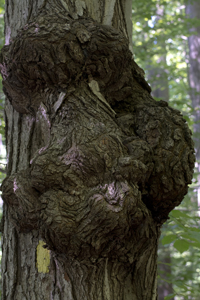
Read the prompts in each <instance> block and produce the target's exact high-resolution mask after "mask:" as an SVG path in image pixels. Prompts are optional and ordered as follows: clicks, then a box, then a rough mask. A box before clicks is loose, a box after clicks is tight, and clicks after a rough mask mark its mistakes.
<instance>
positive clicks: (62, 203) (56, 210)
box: [1, 14, 194, 262]
mask: <svg viewBox="0 0 200 300" xmlns="http://www.w3.org/2000/svg"><path fill="white" fill-rule="evenodd" d="M1 73H2V76H3V86H4V91H5V93H6V95H7V97H8V99H9V101H10V102H11V104H12V105H13V107H14V108H15V109H16V110H17V111H18V112H19V113H21V114H31V115H32V117H33V118H35V122H38V124H39V125H37V126H40V128H41V144H42V145H41V147H40V149H35V154H34V156H33V158H32V160H31V162H30V166H29V168H27V169H26V170H24V171H20V172H19V173H17V174H11V175H10V176H9V177H7V178H6V179H5V180H4V182H3V185H2V190H3V199H4V201H5V202H6V203H7V204H8V206H9V211H10V215H11V217H12V220H13V222H14V223H15V226H16V227H17V228H18V230H19V231H24V232H27V231H29V230H32V229H38V230H40V232H41V235H42V237H43V238H44V240H45V241H46V243H47V246H48V247H49V249H52V250H54V251H56V252H57V253H66V254H67V255H68V256H73V257H76V258H83V259H85V258H87V257H88V258H90V259H91V260H95V259H97V258H98V257H99V256H101V257H111V256H112V257H118V258H119V259H120V260H121V261H129V262H132V261H133V260H134V259H136V254H137V253H138V249H140V248H141V249H145V247H144V244H145V243H148V244H149V243H151V241H152V243H154V242H155V239H154V238H153V237H154V235H155V232H157V228H159V227H160V225H161V224H162V223H163V222H164V221H165V220H166V219H167V217H168V214H169V212H170V211H171V210H172V209H173V208H174V207H175V206H177V205H179V204H180V202H181V201H182V199H183V196H184V195H185V194H186V193H187V185H188V184H189V183H190V182H191V179H192V173H193V166H194V154H193V152H194V150H193V143H192V140H191V132H190V130H189V129H188V126H187V124H186V122H185V120H184V119H183V117H182V116H181V114H180V112H179V111H176V110H174V109H172V108H170V107H168V105H167V103H165V102H164V101H159V102H156V101H155V100H154V99H153V98H152V97H151V95H150V91H151V90H150V87H149V86H148V84H147V83H146V81H145V80H144V77H143V72H142V70H141V69H140V68H139V67H138V66H137V64H136V63H135V62H134V60H133V58H132V54H131V52H130V51H129V50H128V41H127V40H126V38H125V37H124V35H123V34H122V33H121V32H118V31H117V30H115V29H113V28H112V27H109V26H103V25H101V24H98V23H97V22H95V21H93V20H92V19H85V18H80V19H78V20H72V19H70V17H68V16H66V17H62V18H61V17H59V18H58V17H56V16H50V17H47V16H45V15H42V14H41V15H39V16H38V17H37V18H36V19H35V20H34V21H33V22H32V23H30V24H27V25H26V26H25V27H24V28H22V29H21V30H20V32H19V33H18V34H17V36H16V37H15V38H14V39H13V41H12V42H11V43H10V45H9V46H5V47H4V48H3V50H2V54H1ZM140 255H141V253H140Z"/></svg>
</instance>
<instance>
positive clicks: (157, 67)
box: [147, 4, 174, 300]
mask: <svg viewBox="0 0 200 300" xmlns="http://www.w3.org/2000/svg"><path fill="white" fill-rule="evenodd" d="M164 13H165V11H164V7H163V6H162V5H159V4H157V11H156V14H157V16H156V20H155V21H156V22H158V21H159V20H160V18H162V17H163V16H164ZM157 43H158V46H159V47H160V49H162V50H160V53H159V54H160V56H159V57H158V59H157V61H156V64H155V62H154V63H153V62H152V63H151V62H150V65H148V66H147V68H148V82H149V83H150V84H151V88H152V96H153V97H155V98H157V99H159V100H161V99H162V100H164V101H167V102H169V83H168V78H167V72H166V67H167V49H166V44H165V37H164V36H163V35H162V34H161V35H160V36H159V37H158V38H157ZM164 226H165V225H164ZM165 227H166V226H165ZM170 254H171V253H170V249H169V248H165V247H164V246H163V245H162V243H161V242H160V243H159V245H158V261H159V262H160V263H159V265H158V274H159V275H160V279H159V280H158V300H163V299H164V298H165V297H166V296H167V295H169V294H173V285H172V282H170V279H171V265H170V263H171V256H170ZM171 300H174V297H172V298H171Z"/></svg>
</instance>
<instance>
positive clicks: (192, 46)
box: [186, 1, 200, 208]
mask: <svg viewBox="0 0 200 300" xmlns="http://www.w3.org/2000/svg"><path fill="white" fill-rule="evenodd" d="M199 10H200V3H199V1H186V15H187V16H188V18H190V19H196V20H197V19H199V14H198V11H199ZM190 31H191V32H193V31H194V32H195V34H193V35H191V36H189V37H188V46H189V73H188V79H189V86H190V97H191V100H192V107H193V116H194V122H195V123H194V142H195V150H196V158H197V162H196V163H197V170H198V172H199V173H200V139H199V135H200V59H199V57H200V26H194V27H192V28H191V29H190ZM197 178H198V185H200V175H198V177H197ZM197 201H198V207H199V208H200V187H198V188H197Z"/></svg>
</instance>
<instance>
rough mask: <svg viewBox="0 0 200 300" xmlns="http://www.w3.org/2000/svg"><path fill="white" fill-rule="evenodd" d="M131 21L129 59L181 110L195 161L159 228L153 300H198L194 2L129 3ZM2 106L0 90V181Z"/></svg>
mask: <svg viewBox="0 0 200 300" xmlns="http://www.w3.org/2000/svg"><path fill="white" fill-rule="evenodd" d="M4 3H5V0H0V48H1V47H2V46H3V45H4V17H3V15H4ZM198 16H199V17H198ZM132 22H133V53H134V58H135V60H136V62H137V63H138V64H139V66H140V67H142V68H143V69H144V70H145V73H146V79H147V80H148V82H149V84H150V85H151V87H152V91H153V92H152V95H153V97H154V98H155V99H156V100H160V99H162V100H165V101H167V102H169V104H170V105H171V106H172V107H173V108H175V109H178V110H180V111H181V112H182V114H183V116H184V118H185V119H186V121H187V123H188V125H189V126H190V129H191V130H192V131H193V137H194V141H195V149H196V158H197V161H196V168H195V175H194V179H193V183H192V184H191V185H190V189H189V192H188V194H187V195H186V196H185V198H184V200H183V202H182V204H181V205H180V206H179V207H177V208H176V209H175V210H173V211H172V212H171V213H170V218H169V220H168V221H167V222H166V223H165V224H164V226H163V229H162V235H161V237H160V244H159V250H158V294H159V297H158V300H163V299H165V300H169V299H172V300H187V299H192V300H199V299H200V296H199V295H200V0H190V1H186V0H180V1H176V0H173V1H170V0H140V1H136V0H133V6H132ZM3 104H4V95H3V92H2V86H0V183H1V182H2V180H3V178H4V176H5V173H6V151H5V140H4V127H5V123H4V119H3ZM1 206H2V202H1ZM1 210H2V209H1ZM1 214H2V211H1ZM0 257H1V251H0ZM0 283H1V279H0ZM0 290H1V285H0Z"/></svg>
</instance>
